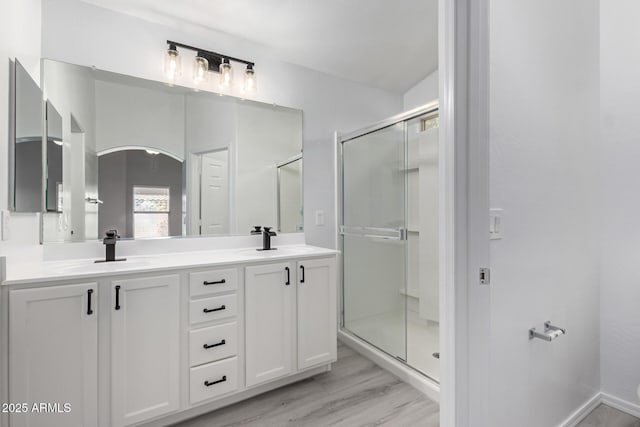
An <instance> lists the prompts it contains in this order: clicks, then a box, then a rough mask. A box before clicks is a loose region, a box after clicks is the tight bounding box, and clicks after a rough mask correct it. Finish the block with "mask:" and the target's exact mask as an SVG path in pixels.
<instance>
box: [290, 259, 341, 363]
mask: <svg viewBox="0 0 640 427" xmlns="http://www.w3.org/2000/svg"><path fill="white" fill-rule="evenodd" d="M297 271H298V281H297V289H296V290H297V314H298V321H297V324H298V334H297V338H298V369H307V368H310V367H312V366H316V365H319V364H322V363H331V362H333V361H334V360H336V356H337V355H336V352H337V346H336V342H337V336H336V335H337V314H336V306H337V303H336V298H337V297H336V263H335V259H334V258H321V259H311V260H305V261H299V262H298V269H297Z"/></svg>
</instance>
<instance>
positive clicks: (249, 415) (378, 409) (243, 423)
mask: <svg viewBox="0 0 640 427" xmlns="http://www.w3.org/2000/svg"><path fill="white" fill-rule="evenodd" d="M439 425H440V421H439V407H438V404H437V403H435V402H433V401H431V400H429V399H428V398H427V397H426V396H424V395H423V394H422V393H420V392H419V391H417V390H415V389H414V388H413V387H411V386H409V385H407V384H405V383H403V382H402V381H400V380H398V379H397V378H395V377H394V376H393V375H391V374H389V373H388V372H387V371H385V370H383V369H381V368H379V367H377V366H376V365H375V364H374V363H373V362H371V361H369V360H367V359H365V358H364V357H362V356H360V355H359V354H357V353H356V352H354V351H353V350H351V349H350V348H348V347H346V346H344V345H340V346H339V347H338V361H337V362H336V363H335V364H334V365H333V369H332V370H331V372H327V373H325V374H320V375H317V376H315V377H312V378H309V379H306V380H303V381H300V382H298V383H295V384H291V385H289V386H286V387H283V388H280V389H277V390H273V391H270V392H267V393H265V394H262V395H260V396H256V397H253V398H251V399H248V400H246V401H243V402H240V403H236V404H235V405H232V406H229V407H226V408H222V409H219V410H217V411H214V412H211V413H209V414H205V415H202V416H200V417H197V418H193V419H191V420H188V421H185V422H183V423H181V424H179V426H182V427H231V426H234V427H258V426H259V427H281V426H290V427H293V426H295V427H325V426H332V427H333V426H337V427H361V426H388V427H418V426H420V427H437V426H439Z"/></svg>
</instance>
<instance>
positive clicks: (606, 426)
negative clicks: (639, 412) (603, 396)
mask: <svg viewBox="0 0 640 427" xmlns="http://www.w3.org/2000/svg"><path fill="white" fill-rule="evenodd" d="M576 427H640V419H638V418H636V417H634V416H631V415H629V414H626V413H624V412H622V411H618V410H617V409H614V408H612V407H610V406H607V405H604V404H601V405H599V406H598V407H597V408H596V409H594V410H593V412H591V413H590V414H589V415H588V416H587V418H585V419H584V420H582V421H581V422H580V424H578V425H577V426H576Z"/></svg>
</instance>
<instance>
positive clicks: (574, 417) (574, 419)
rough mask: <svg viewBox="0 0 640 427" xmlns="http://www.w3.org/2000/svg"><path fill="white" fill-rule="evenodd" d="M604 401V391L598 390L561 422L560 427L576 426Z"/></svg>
mask: <svg viewBox="0 0 640 427" xmlns="http://www.w3.org/2000/svg"><path fill="white" fill-rule="evenodd" d="M600 403H602V393H600V392H598V393H596V394H594V395H593V397H591V398H590V399H589V400H587V401H586V402H585V403H584V404H583V405H582V406H580V407H579V408H578V409H576V410H575V412H574V413H573V414H571V415H570V416H569V418H567V419H566V420H564V421H563V422H561V423H560V425H559V426H558V427H575V426H577V425H578V424H579V423H580V421H582V420H584V419H585V418H586V417H587V415H589V414H590V413H591V411H593V410H594V409H596V408H597V407H598V405H599V404H600Z"/></svg>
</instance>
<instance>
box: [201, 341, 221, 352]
mask: <svg viewBox="0 0 640 427" xmlns="http://www.w3.org/2000/svg"><path fill="white" fill-rule="evenodd" d="M226 343H227V341H226V340H222V341H220V342H217V343H215V344H205V345H203V346H202V347H204V349H205V350H209V349H210V348H213V347H219V346H221V345H225V344H226Z"/></svg>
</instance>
